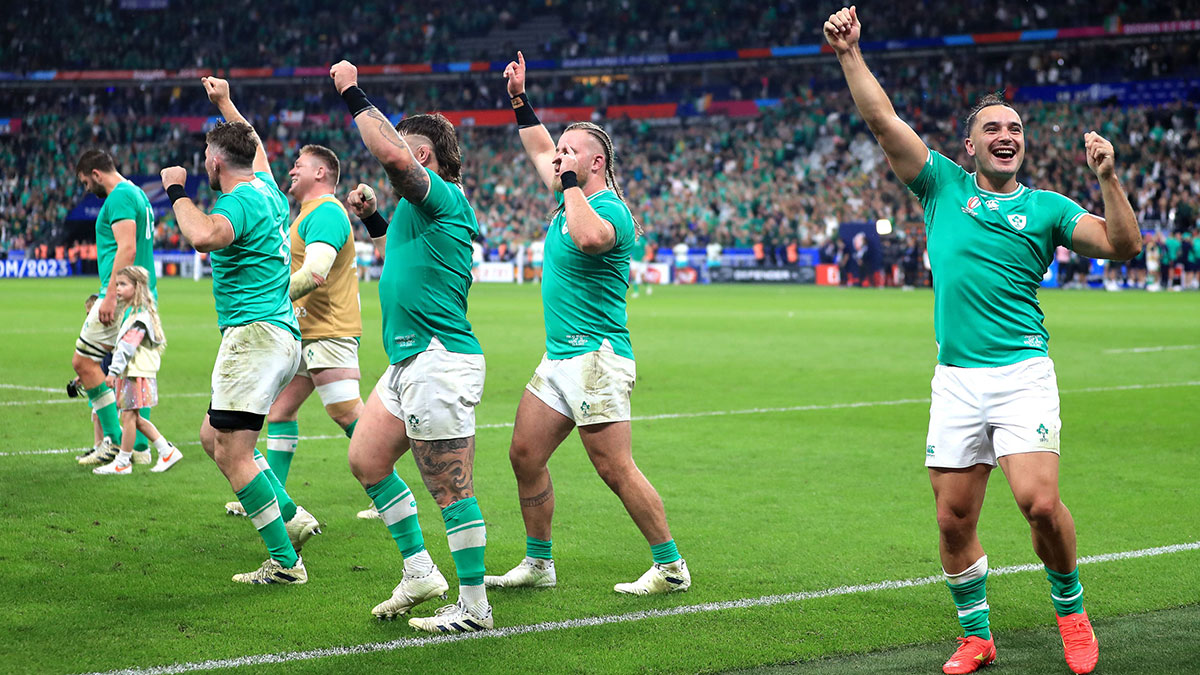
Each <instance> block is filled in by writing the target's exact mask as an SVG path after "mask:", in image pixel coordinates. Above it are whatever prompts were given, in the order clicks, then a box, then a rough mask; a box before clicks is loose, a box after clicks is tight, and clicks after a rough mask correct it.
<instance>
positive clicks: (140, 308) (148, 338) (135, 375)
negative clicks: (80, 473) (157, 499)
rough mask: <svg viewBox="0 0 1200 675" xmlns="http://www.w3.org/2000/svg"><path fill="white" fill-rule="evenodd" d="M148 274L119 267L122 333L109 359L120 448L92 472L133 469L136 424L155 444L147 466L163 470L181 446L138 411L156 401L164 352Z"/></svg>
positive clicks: (135, 268) (115, 473) (110, 473)
mask: <svg viewBox="0 0 1200 675" xmlns="http://www.w3.org/2000/svg"><path fill="white" fill-rule="evenodd" d="M149 281H150V275H149V273H148V272H147V271H146V270H145V268H142V267H138V266H136V265H130V266H129V267H125V268H122V269H120V270H118V271H117V283H116V292H117V300H118V302H120V303H121V306H122V307H123V308H124V313H123V314H122V317H121V328H120V330H118V331H117V334H118V335H119V336H120V337H119V338H118V342H117V346H116V348H115V349H113V362H112V365H110V366H109V367H108V380H107V382H108V386H109V387H111V388H112V390H113V391H115V392H116V393H117V407H118V408H119V409H120V411H121V435H122V441H121V451H120V452H119V453H117V456H116V459H114V460H113V461H112V462H111V463H109V464H105V465H103V466H99V467H96V468H95V469H93V470H92V473H95V474H98V475H102V476H103V475H107V476H122V475H130V474H132V473H133V444H134V435H135V430H136V431H141V432H142V433H143V434H145V436H146V438H147V439H149V440H150V442H151V443H153V444H154V448H155V449H156V450H158V462H157V463H156V464H155V465H154V466H153V467H152V468H151V469H150V471H152V472H154V473H161V472H163V471H166V470H167V469H169V468H171V467H172V466H175V463H176V462H178V461H179V460H180V459H182V458H183V455H182V454H181V453H180V452H179V450H178V449H177V448H176V447H175V446H174V445H172V444H171V443H169V442H167V439H165V438H163V436H162V434H160V433H158V429H157V428H155V426H154V424H153V423H151V422H150V420H148V419H145V418H143V417H141V416H139V415H138V411H139V410H140V409H141V408H151V407H154V406H155V405H156V404H157V403H158V381H157V380H156V377H157V375H158V369H159V366H160V365H161V364H162V353H163V350H164V349H165V348H166V346H167V339H166V336H165V335H164V334H163V330H162V323H161V322H160V321H159V318H158V308H157V307H156V306H155V304H154V296H153V295H152V294H151V293H150V286H149Z"/></svg>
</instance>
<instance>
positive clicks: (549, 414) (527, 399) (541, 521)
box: [508, 391, 575, 541]
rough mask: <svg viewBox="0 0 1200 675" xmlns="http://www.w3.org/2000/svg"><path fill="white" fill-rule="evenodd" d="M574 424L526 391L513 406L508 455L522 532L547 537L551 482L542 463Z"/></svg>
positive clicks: (552, 516)
mask: <svg viewBox="0 0 1200 675" xmlns="http://www.w3.org/2000/svg"><path fill="white" fill-rule="evenodd" d="M573 428H575V424H574V423H573V422H572V421H571V420H569V419H567V418H566V417H564V416H563V415H562V414H561V413H559V412H558V411H557V410H554V409H553V408H551V407H550V406H548V405H546V404H545V403H543V402H542V400H541V399H539V398H538V397H537V396H534V395H533V394H532V393H530V392H529V391H526V392H525V393H524V394H523V395H522V397H521V403H520V405H518V406H517V420H516V423H515V424H514V425H513V438H512V445H511V446H510V447H509V450H508V459H509V461H510V462H512V467H513V473H514V474H515V475H516V478H517V496H518V497H519V498H520V500H521V518H522V519H523V520H524V521H525V535H526V536H529V537H533V538H535V539H541V540H543V541H550V525H551V521H552V520H553V519H554V483H553V482H551V480H550V470H549V469H547V468H546V463H547V462H549V461H550V455H552V454H554V450H555V449H556V448H558V446H559V444H560V443H562V442H563V439H565V438H566V437H567V435H568V434H570V433H571V429H573Z"/></svg>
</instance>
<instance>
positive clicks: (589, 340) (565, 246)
mask: <svg viewBox="0 0 1200 675" xmlns="http://www.w3.org/2000/svg"><path fill="white" fill-rule="evenodd" d="M557 196H558V202H559V204H562V201H563V195H562V193H561V192H560V193H557ZM588 204H590V205H591V207H592V209H593V210H594V211H595V212H596V213H597V215H599V216H600V217H601V218H603V219H604V220H606V221H608V222H609V223H610V224H611V225H612V226H613V230H614V231H615V233H616V238H617V240H616V243H615V244H613V247H612V248H611V249H609V250H608V251H605V252H604V253H601V254H600V255H588V254H586V253H584V252H583V251H580V250H579V247H578V246H576V245H575V240H573V239H571V234H570V232H568V231H567V215H566V212H565V211H560V212H559V213H558V214H556V215H555V216H554V218H553V219H551V221H550V229H549V230H547V231H546V245H545V252H544V254H543V256H544V257H543V262H542V312H543V314H544V316H545V320H546V354H547V356H549V357H550V358H552V359H569V358H571V357H573V356H579V355H581V354H587V353H589V352H594V351H596V350H597V349H600V344H601V343H602V342H603V341H604V340H606V339H607V340H608V342H609V344H611V345H612V348H613V352H615V353H617V354H619V355H620V356H624V357H625V358H629V359H632V358H633V346H632V345H631V344H630V343H629V329H628V328H627V327H626V326H625V322H626V319H627V316H626V312H625V292H626V291H627V290H628V289H629V258H630V256H631V255H632V254H633V249H634V240H635V239H636V237H637V233H636V230H635V229H634V225H633V214H631V213H630V212H629V207H628V206H626V205H625V202H623V201H621V199H620V197H617V195H616V193H615V192H613V191H612V190H609V189H604V190H601V191H599V192H597V193H595V194H593V195H591V196H590V197H588Z"/></svg>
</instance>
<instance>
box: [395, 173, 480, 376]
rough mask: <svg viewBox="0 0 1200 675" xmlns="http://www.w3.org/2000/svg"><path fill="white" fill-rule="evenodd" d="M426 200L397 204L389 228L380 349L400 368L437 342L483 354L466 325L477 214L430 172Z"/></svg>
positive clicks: (454, 188) (455, 349)
mask: <svg viewBox="0 0 1200 675" xmlns="http://www.w3.org/2000/svg"><path fill="white" fill-rule="evenodd" d="M425 173H426V174H428V175H429V194H427V195H426V196H425V199H424V201H422V202H421V203H419V204H416V203H413V202H411V201H409V200H407V199H401V200H400V203H399V204H397V205H396V211H395V213H393V214H392V220H391V222H390V223H389V224H388V230H387V249H386V250H385V255H384V256H383V273H382V275H380V278H379V304H380V305H381V306H382V309H383V348H384V350H386V351H387V354H388V359H389V361H390V362H391V363H399V362H401V361H403V360H404V359H407V358H409V357H410V356H413V355H415V354H420V353H421V352H423V351H425V350H426V349H428V348H429V342H430V340H432V339H433V338H435V337H436V338H437V339H438V340H439V341H440V342H441V343H442V345H443V346H444V347H445V348H446V350H447V351H451V352H456V353H458V354H482V353H483V350H482V349H480V347H479V340H476V339H475V334H474V333H473V332H471V323H470V322H469V321H467V292H468V291H469V290H470V289H471V239H472V237H474V236H475V235H476V234H478V233H479V223H478V222H477V221H476V220H475V210H474V209H472V208H471V204H470V202H468V201H467V196H466V195H465V194H463V191H462V188H461V187H459V186H458V185H454V184H452V183H447V182H446V181H444V180H442V178H441V176H438V175H437V174H436V173H434V172H433V171H431V170H430V169H428V168H427V169H425Z"/></svg>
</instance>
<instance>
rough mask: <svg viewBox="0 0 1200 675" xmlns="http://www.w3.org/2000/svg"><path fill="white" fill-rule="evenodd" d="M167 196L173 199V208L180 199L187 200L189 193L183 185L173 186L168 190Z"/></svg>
mask: <svg viewBox="0 0 1200 675" xmlns="http://www.w3.org/2000/svg"><path fill="white" fill-rule="evenodd" d="M167 196H168V197H170V198H171V206H175V202H177V201H179V200H180V199H187V198H188V196H187V191H186V190H184V189H183V186H182V185H172V186H170V187H168V188H167Z"/></svg>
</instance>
